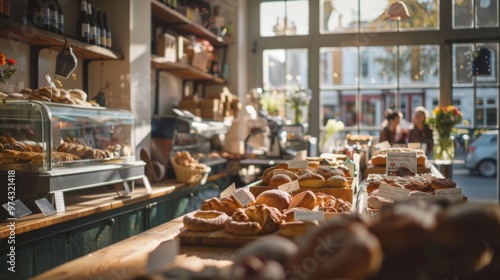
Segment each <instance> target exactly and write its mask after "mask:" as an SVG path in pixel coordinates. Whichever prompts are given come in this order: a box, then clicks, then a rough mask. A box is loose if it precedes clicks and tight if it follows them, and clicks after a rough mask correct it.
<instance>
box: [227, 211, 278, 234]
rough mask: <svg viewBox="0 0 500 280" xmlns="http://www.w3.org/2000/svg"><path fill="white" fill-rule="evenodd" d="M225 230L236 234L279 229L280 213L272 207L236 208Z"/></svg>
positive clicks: (267, 231)
mask: <svg viewBox="0 0 500 280" xmlns="http://www.w3.org/2000/svg"><path fill="white" fill-rule="evenodd" d="M231 218H232V220H231V221H230V222H229V223H228V224H227V225H226V227H225V230H226V231H227V232H229V233H232V234H236V235H254V234H266V233H270V232H273V231H276V230H278V229H279V225H280V223H281V218H282V214H281V213H280V211H279V210H278V209H276V208H274V207H269V206H266V205H254V206H250V207H248V208H246V209H243V208H239V209H237V210H236V211H235V212H234V214H233V216H232V217H231Z"/></svg>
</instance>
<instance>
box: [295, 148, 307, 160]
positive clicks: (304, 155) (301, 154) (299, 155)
mask: <svg viewBox="0 0 500 280" xmlns="http://www.w3.org/2000/svg"><path fill="white" fill-rule="evenodd" d="M306 158H307V151H306V150H302V151H298V152H297V154H296V155H295V160H306Z"/></svg>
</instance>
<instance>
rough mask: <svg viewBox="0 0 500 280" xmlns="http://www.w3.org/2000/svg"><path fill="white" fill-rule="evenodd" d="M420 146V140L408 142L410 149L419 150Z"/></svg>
mask: <svg viewBox="0 0 500 280" xmlns="http://www.w3.org/2000/svg"><path fill="white" fill-rule="evenodd" d="M420 146H421V145H420V143H418V142H413V143H408V149H412V150H419V149H420Z"/></svg>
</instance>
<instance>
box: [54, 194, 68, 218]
mask: <svg viewBox="0 0 500 280" xmlns="http://www.w3.org/2000/svg"><path fill="white" fill-rule="evenodd" d="M54 199H55V200H56V210H57V213H63V212H66V206H65V204H64V194H63V192H54Z"/></svg>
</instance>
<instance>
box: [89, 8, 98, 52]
mask: <svg viewBox="0 0 500 280" xmlns="http://www.w3.org/2000/svg"><path fill="white" fill-rule="evenodd" d="M87 15H88V18H89V24H90V31H89V38H90V39H89V41H90V44H92V45H97V38H98V36H97V34H98V33H97V25H96V23H95V21H94V17H93V16H92V5H91V4H90V3H87Z"/></svg>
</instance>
